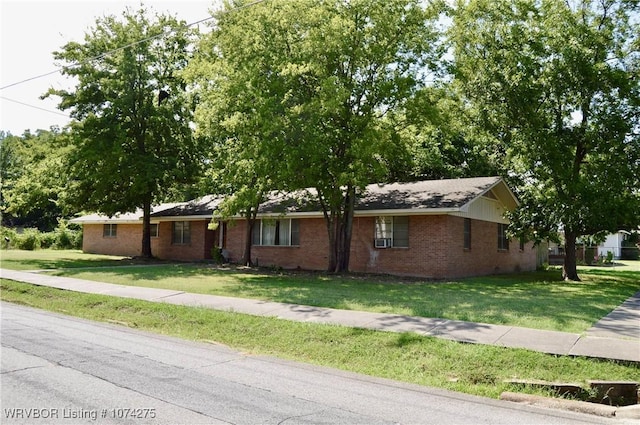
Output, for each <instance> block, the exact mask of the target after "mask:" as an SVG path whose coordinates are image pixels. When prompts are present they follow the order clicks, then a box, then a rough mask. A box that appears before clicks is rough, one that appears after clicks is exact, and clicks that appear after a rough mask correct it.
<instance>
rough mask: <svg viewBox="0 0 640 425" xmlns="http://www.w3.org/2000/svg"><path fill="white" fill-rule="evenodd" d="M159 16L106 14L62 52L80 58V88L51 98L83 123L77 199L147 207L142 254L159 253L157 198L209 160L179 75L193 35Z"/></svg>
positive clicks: (104, 208) (75, 72)
mask: <svg viewBox="0 0 640 425" xmlns="http://www.w3.org/2000/svg"><path fill="white" fill-rule="evenodd" d="M150 15H151V14H150V13H149V12H148V11H147V10H145V9H143V8H141V9H140V10H138V11H135V12H134V11H132V10H130V9H127V10H125V11H124V12H123V14H122V16H121V17H120V18H118V17H115V16H105V17H102V18H98V19H97V20H96V23H95V26H94V27H93V28H91V30H90V31H89V32H88V33H87V35H86V36H85V39H84V42H82V43H78V42H70V43H68V44H66V45H65V46H63V48H62V49H61V50H60V51H58V52H55V53H54V57H55V59H56V60H58V61H60V62H62V63H66V64H74V66H65V67H63V68H62V73H63V74H65V75H69V76H72V77H75V78H76V79H77V84H76V86H75V88H74V89H73V90H71V91H66V90H53V89H52V90H50V91H49V92H48V94H47V95H56V96H59V97H60V98H61V102H60V108H61V109H65V110H70V111H71V112H70V113H71V116H72V118H73V119H74V122H73V123H72V129H73V132H72V134H73V138H74V149H73V151H72V152H71V154H70V170H69V174H70V177H71V181H72V184H71V187H70V189H69V193H70V194H72V195H73V197H72V198H71V201H72V202H73V204H74V205H75V206H77V207H78V209H84V210H95V211H98V212H101V213H104V214H107V215H113V214H115V213H118V212H131V211H135V209H136V208H141V209H142V210H143V215H144V222H145V231H144V232H143V244H142V253H143V256H150V255H151V243H150V233H149V231H148V229H149V226H148V224H149V214H150V206H151V204H152V203H154V202H157V201H159V200H161V199H163V198H164V194H165V193H166V192H167V190H168V189H169V188H171V187H173V186H175V185H179V184H181V183H185V182H189V181H190V179H192V177H193V175H194V174H195V173H197V171H198V170H199V167H200V159H201V158H200V157H199V149H198V148H197V146H196V140H195V139H194V138H193V137H192V131H191V128H190V123H191V122H192V111H191V108H190V104H189V103H188V101H187V96H186V94H185V87H186V84H185V83H184V81H183V79H182V78H181V74H180V71H181V70H182V69H183V68H184V67H185V66H186V63H187V61H188V60H189V57H190V52H191V50H192V49H191V45H190V43H191V42H192V38H193V36H194V31H193V30H192V29H189V28H187V27H186V26H185V23H184V22H179V21H178V20H177V19H175V18H173V17H170V16H165V15H155V16H150ZM106 51H109V52H111V53H109V54H104V52H106ZM96 58H97V59H96ZM76 64H79V65H76Z"/></svg>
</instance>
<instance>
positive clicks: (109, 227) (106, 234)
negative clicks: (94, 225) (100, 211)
mask: <svg viewBox="0 0 640 425" xmlns="http://www.w3.org/2000/svg"><path fill="white" fill-rule="evenodd" d="M117 235H118V225H117V224H111V223H110V224H105V225H103V226H102V237H103V238H115V237H116V236H117Z"/></svg>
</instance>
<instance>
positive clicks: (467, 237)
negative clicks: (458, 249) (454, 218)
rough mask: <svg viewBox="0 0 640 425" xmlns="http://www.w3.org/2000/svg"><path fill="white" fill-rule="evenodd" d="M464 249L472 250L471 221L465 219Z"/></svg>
mask: <svg viewBox="0 0 640 425" xmlns="http://www.w3.org/2000/svg"><path fill="white" fill-rule="evenodd" d="M464 249H471V219H470V218H465V219H464Z"/></svg>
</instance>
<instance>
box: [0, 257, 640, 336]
mask: <svg viewBox="0 0 640 425" xmlns="http://www.w3.org/2000/svg"><path fill="white" fill-rule="evenodd" d="M6 253H11V255H12V257H10V258H11V259H10V260H7V259H6V257H5V255H6ZM21 253H23V254H24V258H25V259H24V260H22V261H21V260H20V259H19V258H17V257H18V255H17V254H21ZM2 255H3V258H2V267H7V268H19V269H28V268H55V267H65V266H66V267H87V266H90V265H100V266H103V267H100V268H96V269H82V268H67V269H64V270H58V271H56V272H55V274H56V275H61V276H69V277H76V278H81V279H87V280H94V281H103V282H109V283H116V284H122V285H133V286H147V287H154V288H165V289H175V290H180V291H185V292H194V293H203V294H211V295H224V296H231V297H242V298H254V299H262V300H269V301H278V302H285V303H294V304H302V305H312V306H321V307H330V308H339V309H347V310H363V311H373V312H382V313H395V314H404V315H412V316H422V317H433V318H444V319H451V320H464V321H471V322H480V323H492V324H504V325H512V326H522V327H528V328H535V329H547V330H557V331H564V332H575V333H581V332H584V331H585V330H586V329H588V328H589V327H591V326H592V325H593V324H594V323H595V322H596V321H598V320H599V319H601V318H602V317H604V316H605V315H607V314H608V313H609V312H610V311H611V310H613V309H614V308H615V307H617V306H618V305H619V304H621V303H622V302H623V301H624V300H625V299H627V298H628V297H629V296H631V295H633V294H634V293H635V292H637V291H639V290H640V272H638V271H634V267H633V266H628V267H618V268H609V269H583V270H581V271H580V276H581V277H582V279H583V281H582V282H563V281H561V280H559V276H560V272H559V271H558V270H549V271H540V272H534V273H521V274H510V275H499V276H486V277H478V278H471V279H461V280H458V281H454V282H426V281H420V280H417V279H403V278H398V277H392V276H370V275H343V276H339V275H330V274H326V273H310V272H279V271H271V270H268V269H245V268H234V267H227V268H218V267H215V266H212V265H207V264H167V263H160V264H154V265H153V266H138V267H120V266H121V265H123V264H130V263H129V262H127V261H126V260H122V259H121V258H118V257H107V256H93V255H89V254H82V253H78V252H70V251H34V252H28V251H2ZM56 255H59V258H58V259H56ZM39 256H40V257H39ZM5 263H7V265H5ZM109 264H111V265H114V264H116V265H117V266H116V267H104V266H108V265H109ZM33 265H37V266H38V267H29V266H33Z"/></svg>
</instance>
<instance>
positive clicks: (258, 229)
mask: <svg viewBox="0 0 640 425" xmlns="http://www.w3.org/2000/svg"><path fill="white" fill-rule="evenodd" d="M251 241H252V243H253V245H263V246H297V245H300V220H298V219H295V218H283V219H280V220H273V219H263V220H256V222H255V224H254V225H253V230H252V233H251Z"/></svg>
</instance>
